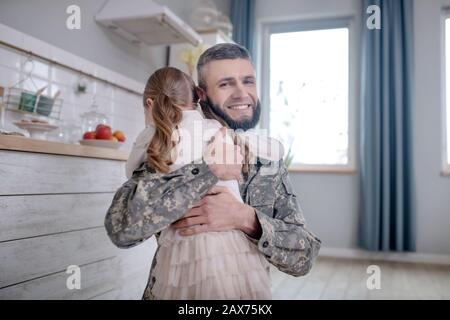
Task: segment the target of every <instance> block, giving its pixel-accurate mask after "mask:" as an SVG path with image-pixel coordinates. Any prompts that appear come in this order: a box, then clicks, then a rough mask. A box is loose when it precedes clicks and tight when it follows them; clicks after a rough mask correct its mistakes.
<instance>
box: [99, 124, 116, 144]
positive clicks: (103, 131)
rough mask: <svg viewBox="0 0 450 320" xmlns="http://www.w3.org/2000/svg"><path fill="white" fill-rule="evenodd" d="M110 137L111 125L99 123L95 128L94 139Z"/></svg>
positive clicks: (107, 138)
mask: <svg viewBox="0 0 450 320" xmlns="http://www.w3.org/2000/svg"><path fill="white" fill-rule="evenodd" d="M111 137H112V130H111V127H109V126H107V125H104V124H99V125H98V126H97V128H96V129H95V139H100V140H109V139H111Z"/></svg>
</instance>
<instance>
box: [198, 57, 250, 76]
mask: <svg viewBox="0 0 450 320" xmlns="http://www.w3.org/2000/svg"><path fill="white" fill-rule="evenodd" d="M203 75H204V77H205V78H206V79H209V80H212V81H215V80H218V79H220V78H242V77H247V76H254V75H255V69H254V68H253V65H252V63H251V62H250V60H247V59H222V60H213V61H210V62H208V63H207V64H206V65H205V68H204V70H203Z"/></svg>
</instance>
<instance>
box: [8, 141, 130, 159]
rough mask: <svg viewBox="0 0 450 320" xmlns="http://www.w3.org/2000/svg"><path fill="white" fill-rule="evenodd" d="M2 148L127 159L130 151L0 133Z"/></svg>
mask: <svg viewBox="0 0 450 320" xmlns="http://www.w3.org/2000/svg"><path fill="white" fill-rule="evenodd" d="M0 150H12V151H24V152H35V153H47V154H58V155H65V156H74V157H85V158H99V159H109V160H119V161H126V160H127V159H128V155H129V154H128V152H126V151H122V150H115V149H108V148H99V147H91V146H82V145H77V144H68V143H62V142H54V141H46V140H36V139H30V138H27V137H21V136H7V135H0Z"/></svg>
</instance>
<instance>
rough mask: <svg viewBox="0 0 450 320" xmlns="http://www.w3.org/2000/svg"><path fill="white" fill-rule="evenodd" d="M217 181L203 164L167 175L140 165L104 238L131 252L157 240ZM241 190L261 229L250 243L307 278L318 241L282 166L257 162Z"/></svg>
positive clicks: (109, 217)
mask: <svg viewBox="0 0 450 320" xmlns="http://www.w3.org/2000/svg"><path fill="white" fill-rule="evenodd" d="M267 169H269V170H267ZM274 169H275V170H274ZM217 181H218V178H217V177H216V176H215V175H214V174H213V173H212V171H211V170H210V169H209V166H208V165H207V164H206V163H205V162H201V163H199V164H188V165H185V166H184V167H182V168H180V169H178V170H176V171H173V172H170V173H168V174H161V173H155V171H154V170H153V169H151V168H150V167H148V166H147V164H143V165H141V166H140V167H139V168H138V169H137V170H135V171H134V173H133V176H132V177H131V179H129V180H128V181H127V182H125V183H124V184H123V185H122V186H121V187H120V188H119V190H118V191H117V192H116V194H115V196H114V199H113V201H112V204H111V206H110V208H109V209H108V212H107V214H106V217H105V227H106V230H107V233H108V236H109V237H110V239H111V241H112V242H113V243H114V244H115V245H116V246H117V247H119V248H129V247H133V246H135V245H138V244H139V243H141V242H143V241H145V240H146V239H148V238H150V237H151V236H152V235H155V236H156V237H157V239H158V236H159V232H160V231H162V230H163V229H165V228H166V227H167V226H168V225H169V224H171V223H172V222H174V221H175V220H178V219H179V218H181V217H182V216H183V215H184V214H185V213H186V212H187V211H188V210H189V209H190V208H191V207H192V206H193V205H194V204H195V203H197V202H198V201H199V200H200V199H201V198H202V197H203V196H204V195H205V194H206V193H207V192H208V190H209V189H210V188H211V187H212V186H214V185H215V184H216V183H217ZM239 188H240V191H241V195H242V199H243V200H244V202H245V203H247V204H249V205H250V206H252V207H253V208H254V209H255V213H256V216H257V218H258V220H259V222H260V224H261V228H262V235H261V238H260V239H258V240H256V239H253V238H251V237H249V236H247V237H248V239H249V240H250V241H252V242H253V243H255V244H256V245H257V247H258V249H259V250H260V251H261V252H262V253H263V254H264V255H265V257H266V259H267V260H268V261H269V262H270V263H271V264H273V265H274V266H275V267H276V268H278V269H279V270H280V271H282V272H285V273H287V274H290V275H292V276H301V275H305V274H306V273H308V272H309V270H310V269H311V267H312V265H313V263H314V260H315V258H316V256H317V254H318V252H319V248H320V244H321V241H320V240H319V239H318V238H317V237H316V236H315V235H314V234H312V233H311V232H310V231H309V230H308V229H307V228H306V226H305V220H304V217H303V214H302V210H301V208H300V206H299V203H298V201H297V197H296V195H295V194H294V190H293V188H292V185H291V182H290V180H289V177H288V173H287V170H286V167H285V166H284V164H283V163H282V161H280V162H276V163H273V162H266V163H265V164H263V163H262V162H261V161H260V160H259V159H258V161H257V163H256V164H252V165H250V170H249V172H248V173H247V174H246V176H245V177H244V179H243V180H242V181H241V182H240V186H239ZM158 248H159V247H158ZM157 250H158V249H157ZM156 263H157V261H156V254H155V258H154V259H153V262H152V266H151V270H150V276H149V280H148V284H147V288H146V290H145V292H144V296H143V298H144V299H153V297H152V295H151V288H152V286H153V283H154V280H155V279H154V277H153V275H152V273H153V270H154V267H155V265H156Z"/></svg>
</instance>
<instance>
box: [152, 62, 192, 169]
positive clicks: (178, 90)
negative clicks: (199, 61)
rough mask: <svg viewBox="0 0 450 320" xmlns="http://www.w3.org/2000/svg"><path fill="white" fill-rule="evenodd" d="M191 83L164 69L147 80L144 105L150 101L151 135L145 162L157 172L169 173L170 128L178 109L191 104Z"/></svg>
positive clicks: (177, 72)
mask: <svg viewBox="0 0 450 320" xmlns="http://www.w3.org/2000/svg"><path fill="white" fill-rule="evenodd" d="M194 88H195V84H194V82H193V80H192V78H191V77H189V76H188V75H187V74H186V73H184V72H183V71H181V70H178V69H176V68H172V67H166V68H161V69H158V70H156V71H155V72H154V73H153V74H152V75H151V76H150V78H149V79H148V81H147V84H146V86H145V90H144V106H146V105H147V99H152V101H153V104H152V117H153V121H154V124H155V134H154V135H153V138H152V140H151V141H150V144H149V146H148V148H147V162H148V164H149V166H150V167H152V168H153V169H155V170H156V171H158V172H163V173H167V172H169V169H170V168H169V166H170V165H171V164H172V163H173V161H174V159H172V149H173V148H174V147H175V146H176V142H175V141H173V140H172V133H173V130H174V128H175V127H176V126H177V125H178V124H179V123H180V121H181V118H182V113H181V108H180V107H182V106H188V105H191V104H192V102H193V100H194V97H193V94H194Z"/></svg>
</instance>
